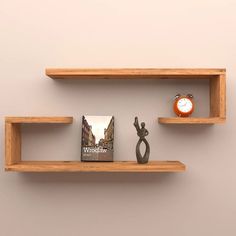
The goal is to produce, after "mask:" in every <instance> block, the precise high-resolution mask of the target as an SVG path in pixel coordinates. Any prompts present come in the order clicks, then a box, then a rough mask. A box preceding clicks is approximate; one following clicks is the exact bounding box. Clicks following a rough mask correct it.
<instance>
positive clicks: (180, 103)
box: [173, 94, 194, 117]
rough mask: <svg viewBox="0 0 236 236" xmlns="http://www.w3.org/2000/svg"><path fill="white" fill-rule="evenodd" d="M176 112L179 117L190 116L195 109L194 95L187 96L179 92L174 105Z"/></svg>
mask: <svg viewBox="0 0 236 236" xmlns="http://www.w3.org/2000/svg"><path fill="white" fill-rule="evenodd" d="M173 109H174V112H175V114H176V115H177V116H179V117H188V116H190V115H191V114H192V113H193V111H194V102H193V95H192V94H187V95H186V96H183V95H180V94H177V95H176V96H175V101H174V105H173Z"/></svg>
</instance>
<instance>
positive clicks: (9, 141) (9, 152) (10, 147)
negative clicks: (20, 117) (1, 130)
mask: <svg viewBox="0 0 236 236" xmlns="http://www.w3.org/2000/svg"><path fill="white" fill-rule="evenodd" d="M20 161H21V125H20V124H12V123H9V122H6V123H5V163H6V165H12V164H16V163H19V162H20Z"/></svg>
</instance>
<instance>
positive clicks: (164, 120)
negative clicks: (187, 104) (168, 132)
mask: <svg viewBox="0 0 236 236" xmlns="http://www.w3.org/2000/svg"><path fill="white" fill-rule="evenodd" d="M158 122H159V123H161V124H219V123H224V122H225V118H220V117H199V118H198V117H197V118H194V117H159V118H158Z"/></svg>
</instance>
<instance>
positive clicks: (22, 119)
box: [5, 116, 73, 124]
mask: <svg viewBox="0 0 236 236" xmlns="http://www.w3.org/2000/svg"><path fill="white" fill-rule="evenodd" d="M5 120H6V122H7V123H20V124H24V123H49V124H51V123H52V124H57V123H59V124H70V123H72V122H73V117H57V116H55V117H6V118H5Z"/></svg>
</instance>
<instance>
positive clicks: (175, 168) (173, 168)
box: [5, 161, 185, 172]
mask: <svg viewBox="0 0 236 236" xmlns="http://www.w3.org/2000/svg"><path fill="white" fill-rule="evenodd" d="M5 170H7V171H18V172H182V171H185V165H184V164H183V163H181V162H179V161H150V162H149V163H147V164H138V163H137V162H134V161H123V162H100V163H99V162H76V161H71V162H63V161H23V162H21V163H19V164H13V165H6V166H5Z"/></svg>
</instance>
